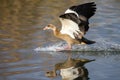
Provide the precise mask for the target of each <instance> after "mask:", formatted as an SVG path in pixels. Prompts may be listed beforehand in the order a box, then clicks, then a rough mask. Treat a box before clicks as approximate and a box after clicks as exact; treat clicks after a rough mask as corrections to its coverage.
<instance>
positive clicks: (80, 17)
mask: <svg viewBox="0 0 120 80" xmlns="http://www.w3.org/2000/svg"><path fill="white" fill-rule="evenodd" d="M95 11H96V4H95V3H94V2H90V3H85V4H81V5H77V6H72V7H70V8H69V9H67V10H66V11H65V13H64V14H62V15H60V16H59V19H60V21H61V23H62V28H61V30H59V29H57V28H56V27H55V26H54V25H53V24H48V25H47V26H46V27H45V28H44V29H43V30H47V29H51V30H53V33H54V36H56V37H57V38H60V39H62V40H65V41H66V42H67V44H68V45H67V46H66V47H64V50H71V49H72V45H73V44H93V43H95V41H91V40H88V39H86V38H85V37H84V35H85V34H86V32H87V31H88V29H89V18H90V17H92V16H93V15H94V14H95Z"/></svg>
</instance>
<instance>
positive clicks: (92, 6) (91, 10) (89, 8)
mask: <svg viewBox="0 0 120 80" xmlns="http://www.w3.org/2000/svg"><path fill="white" fill-rule="evenodd" d="M69 9H71V10H74V11H76V12H77V13H78V14H79V15H83V16H85V17H86V18H88V19H89V18H90V17H91V16H93V15H94V14H95V12H96V9H97V8H96V3H95V2H88V3H83V4H79V5H76V6H71V7H70V8H69Z"/></svg>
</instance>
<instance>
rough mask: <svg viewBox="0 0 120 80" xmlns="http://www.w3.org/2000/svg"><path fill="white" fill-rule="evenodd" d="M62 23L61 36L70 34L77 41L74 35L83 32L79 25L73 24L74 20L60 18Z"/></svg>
mask: <svg viewBox="0 0 120 80" xmlns="http://www.w3.org/2000/svg"><path fill="white" fill-rule="evenodd" d="M60 21H61V23H62V29H61V31H60V32H61V34H68V35H69V36H70V37H72V38H73V39H75V36H74V34H77V35H79V33H78V32H80V33H81V31H80V30H79V27H78V24H77V23H75V22H73V21H72V20H69V19H62V18H60Z"/></svg>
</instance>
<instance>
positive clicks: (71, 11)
mask: <svg viewBox="0 0 120 80" xmlns="http://www.w3.org/2000/svg"><path fill="white" fill-rule="evenodd" d="M65 13H74V14H75V15H77V17H79V15H78V14H77V12H75V11H73V10H71V9H67V10H66V11H65Z"/></svg>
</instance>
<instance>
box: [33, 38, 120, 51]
mask: <svg viewBox="0 0 120 80" xmlns="http://www.w3.org/2000/svg"><path fill="white" fill-rule="evenodd" d="M95 41H96V43H94V44H91V45H74V46H73V47H72V48H73V49H72V51H120V44H117V43H115V42H109V41H107V40H104V39H102V38H101V39H100V38H99V39H96V40H95ZM65 45H66V44H65V43H64V42H60V43H56V44H54V45H51V46H46V47H37V48H35V49H34V50H35V51H56V50H57V49H62V48H63V46H65Z"/></svg>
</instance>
